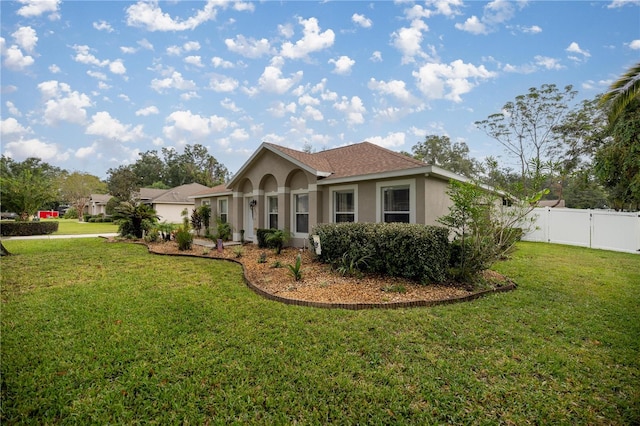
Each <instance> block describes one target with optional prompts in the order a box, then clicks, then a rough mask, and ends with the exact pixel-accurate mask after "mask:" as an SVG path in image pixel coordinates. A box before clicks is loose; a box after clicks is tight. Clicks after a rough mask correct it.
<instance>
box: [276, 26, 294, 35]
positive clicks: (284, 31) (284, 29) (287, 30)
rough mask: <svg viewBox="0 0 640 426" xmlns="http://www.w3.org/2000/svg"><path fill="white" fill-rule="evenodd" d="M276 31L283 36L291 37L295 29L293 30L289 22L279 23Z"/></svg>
mask: <svg viewBox="0 0 640 426" xmlns="http://www.w3.org/2000/svg"><path fill="white" fill-rule="evenodd" d="M278 33H279V34H280V35H281V36H283V37H284V38H291V37H293V34H295V31H294V30H293V25H291V24H284V25H282V24H280V25H278Z"/></svg>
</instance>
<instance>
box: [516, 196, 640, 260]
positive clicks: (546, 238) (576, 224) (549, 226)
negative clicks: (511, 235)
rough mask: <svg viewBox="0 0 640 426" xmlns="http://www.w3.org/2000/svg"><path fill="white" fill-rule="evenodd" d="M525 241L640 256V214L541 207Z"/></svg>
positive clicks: (535, 211) (536, 211) (536, 212)
mask: <svg viewBox="0 0 640 426" xmlns="http://www.w3.org/2000/svg"><path fill="white" fill-rule="evenodd" d="M530 215H532V217H535V218H536V222H535V225H534V227H532V229H531V231H530V232H529V233H527V234H525V235H524V236H523V238H522V239H523V240H524V241H537V242H547V243H557V244H571V245H577V246H583V247H591V248H598V249H604V250H613V251H624V252H627V253H638V254H640V212H613V211H607V210H583V209H553V208H549V207H538V208H536V209H534V210H533V211H532V212H531V213H530Z"/></svg>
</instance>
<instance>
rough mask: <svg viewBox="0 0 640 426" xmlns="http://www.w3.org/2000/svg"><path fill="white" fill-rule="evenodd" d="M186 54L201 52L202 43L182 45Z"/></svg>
mask: <svg viewBox="0 0 640 426" xmlns="http://www.w3.org/2000/svg"><path fill="white" fill-rule="evenodd" d="M182 48H183V49H184V51H185V52H195V51H198V50H200V43H198V42H197V41H188V42H186V43H185V44H183V45H182Z"/></svg>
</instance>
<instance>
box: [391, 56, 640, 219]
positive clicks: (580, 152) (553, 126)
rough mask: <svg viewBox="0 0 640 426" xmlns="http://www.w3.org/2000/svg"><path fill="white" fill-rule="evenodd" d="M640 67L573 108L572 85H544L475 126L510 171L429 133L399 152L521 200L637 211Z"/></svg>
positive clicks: (639, 195) (639, 198) (639, 199)
mask: <svg viewBox="0 0 640 426" xmlns="http://www.w3.org/2000/svg"><path fill="white" fill-rule="evenodd" d="M639 91H640V64H638V65H636V66H635V67H633V68H632V69H631V70H629V72H628V73H626V74H625V75H624V76H622V77H621V78H620V80H618V81H617V82H615V83H614V84H613V85H612V87H611V90H610V91H609V92H608V93H606V94H604V95H598V96H596V97H594V98H593V99H589V100H584V101H582V102H581V103H580V104H578V105H577V106H575V107H574V108H570V104H571V101H572V100H573V99H574V98H575V96H576V94H577V92H576V91H575V90H573V87H572V86H566V87H564V88H559V87H557V86H556V85H554V84H544V85H542V86H541V87H539V88H535V87H533V88H531V89H529V91H528V92H527V93H526V94H523V95H518V96H516V97H515V99H514V100H513V101H509V102H507V103H506V104H505V105H504V106H503V107H502V109H501V111H500V112H498V113H495V114H492V115H490V116H489V117H487V118H486V119H484V120H480V121H476V122H475V125H476V126H477V128H478V129H480V130H482V131H483V132H485V133H486V134H487V135H488V136H490V137H491V138H492V139H494V140H495V141H497V142H498V143H499V144H500V145H501V146H502V147H503V149H504V152H505V154H506V157H507V158H509V159H510V160H511V163H512V164H514V166H513V167H508V166H504V165H501V163H502V164H504V163H505V162H501V161H500V160H499V159H498V158H495V157H487V158H485V159H484V161H478V160H477V159H475V158H473V157H471V156H470V153H469V147H468V146H467V144H466V143H464V142H461V141H458V142H454V143H452V142H451V140H450V139H449V137H448V136H439V135H428V136H427V137H426V138H425V140H424V141H423V142H419V143H417V144H416V145H414V146H413V147H412V152H411V153H407V152H404V154H405V155H408V156H411V157H413V158H416V159H418V160H421V161H424V162H425V163H427V164H433V165H437V166H441V167H443V168H445V169H447V170H450V171H452V172H455V173H458V174H461V175H463V176H466V177H468V178H470V179H473V180H474V181H477V182H480V183H484V184H487V185H490V186H492V187H494V188H498V189H501V190H503V191H506V192H508V193H510V194H513V195H514V196H516V197H519V198H521V199H526V198H529V197H532V196H534V195H535V194H540V195H541V197H542V198H543V199H549V200H558V201H559V200H565V202H566V206H567V207H572V208H611V209H615V210H640V98H639V97H638V93H639Z"/></svg>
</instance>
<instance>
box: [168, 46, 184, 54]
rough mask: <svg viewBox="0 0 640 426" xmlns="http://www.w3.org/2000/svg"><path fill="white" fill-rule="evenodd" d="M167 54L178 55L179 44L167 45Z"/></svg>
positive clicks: (180, 49) (180, 51)
mask: <svg viewBox="0 0 640 426" xmlns="http://www.w3.org/2000/svg"><path fill="white" fill-rule="evenodd" d="M165 51H166V52H167V55H169V56H180V55H182V48H181V47H180V46H175V45H174V46H168V47H167V48H166V50H165Z"/></svg>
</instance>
